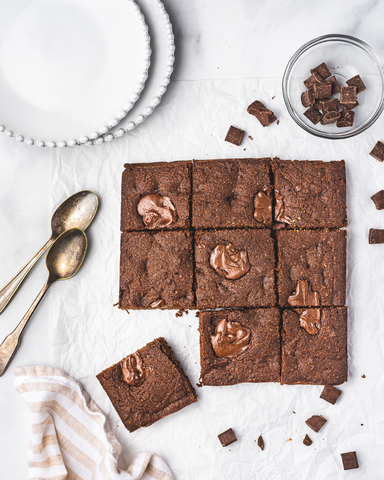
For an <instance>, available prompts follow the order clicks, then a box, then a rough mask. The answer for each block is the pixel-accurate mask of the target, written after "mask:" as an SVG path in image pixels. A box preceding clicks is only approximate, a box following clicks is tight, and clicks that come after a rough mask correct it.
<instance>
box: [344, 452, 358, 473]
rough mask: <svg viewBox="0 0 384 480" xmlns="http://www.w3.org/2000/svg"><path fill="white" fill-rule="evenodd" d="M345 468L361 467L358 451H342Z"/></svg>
mask: <svg viewBox="0 0 384 480" xmlns="http://www.w3.org/2000/svg"><path fill="white" fill-rule="evenodd" d="M341 460H342V461H343V467H344V470H353V469H354V468H359V463H358V461H357V456H356V452H348V453H341Z"/></svg>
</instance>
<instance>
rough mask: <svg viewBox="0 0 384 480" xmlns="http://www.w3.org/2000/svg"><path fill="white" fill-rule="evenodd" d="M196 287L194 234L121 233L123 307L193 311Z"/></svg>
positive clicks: (120, 302)
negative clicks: (193, 256) (194, 276)
mask: <svg viewBox="0 0 384 480" xmlns="http://www.w3.org/2000/svg"><path fill="white" fill-rule="evenodd" d="M192 286H193V260H192V235H191V233H190V232H188V231H183V230H180V231H176V232H175V231H171V232H164V231H161V232H127V233H122V234H121V252H120V294H119V308H121V309H129V308H131V309H145V308H159V307H163V308H167V309H170V308H177V309H179V308H192V307H193V306H194V294H193V289H192Z"/></svg>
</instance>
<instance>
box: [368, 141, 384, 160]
mask: <svg viewBox="0 0 384 480" xmlns="http://www.w3.org/2000/svg"><path fill="white" fill-rule="evenodd" d="M370 155H371V157H373V158H376V160H379V162H382V161H383V160H384V143H381V142H377V143H376V145H375V146H374V148H373V150H372V152H371V153H370Z"/></svg>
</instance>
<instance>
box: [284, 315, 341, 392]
mask: <svg viewBox="0 0 384 480" xmlns="http://www.w3.org/2000/svg"><path fill="white" fill-rule="evenodd" d="M302 312H303V310H302V309H297V310H296V309H295V310H285V311H284V312H283V329H282V367H281V383H282V384H290V385H292V384H312V385H339V384H341V383H343V382H346V381H347V377H348V355H347V307H337V308H321V320H320V329H319V331H318V333H317V334H316V335H310V334H309V333H308V332H307V331H306V330H305V329H304V328H302V327H301V326H300V315H301V313H302Z"/></svg>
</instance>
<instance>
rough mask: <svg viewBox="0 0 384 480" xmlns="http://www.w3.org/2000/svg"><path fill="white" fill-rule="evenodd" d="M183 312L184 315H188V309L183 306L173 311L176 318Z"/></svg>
mask: <svg viewBox="0 0 384 480" xmlns="http://www.w3.org/2000/svg"><path fill="white" fill-rule="evenodd" d="M184 313H185V314H186V315H188V313H189V312H188V310H185V308H180V310H178V311H177V312H176V313H175V316H176V317H178V318H180V317H182V316H183V315H184Z"/></svg>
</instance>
